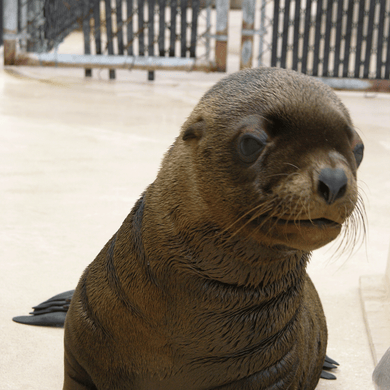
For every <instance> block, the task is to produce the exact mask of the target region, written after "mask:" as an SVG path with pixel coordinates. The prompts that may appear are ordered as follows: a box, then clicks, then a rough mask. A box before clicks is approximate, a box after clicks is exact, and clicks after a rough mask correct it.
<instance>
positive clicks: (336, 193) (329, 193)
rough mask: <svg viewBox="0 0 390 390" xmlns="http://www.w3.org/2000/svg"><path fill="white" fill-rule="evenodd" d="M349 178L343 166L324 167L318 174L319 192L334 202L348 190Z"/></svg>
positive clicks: (330, 201)
mask: <svg viewBox="0 0 390 390" xmlns="http://www.w3.org/2000/svg"><path fill="white" fill-rule="evenodd" d="M347 184H348V178H347V175H346V174H345V172H344V169H342V168H336V169H332V168H324V169H322V170H321V172H320V175H319V176H318V193H319V194H320V195H321V196H322V197H323V198H324V199H325V201H326V203H328V204H332V203H334V202H335V201H336V200H337V199H339V198H341V197H343V196H344V195H345V193H346V191H347Z"/></svg>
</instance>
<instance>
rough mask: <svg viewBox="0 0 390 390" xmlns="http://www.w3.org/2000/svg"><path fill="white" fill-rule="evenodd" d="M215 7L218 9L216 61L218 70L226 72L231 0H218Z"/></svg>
mask: <svg viewBox="0 0 390 390" xmlns="http://www.w3.org/2000/svg"><path fill="white" fill-rule="evenodd" d="M215 8H216V11H217V29H216V37H215V63H216V65H217V71H218V72H226V63H227V53H228V51H227V48H228V16H229V9H230V0H216V1H215Z"/></svg>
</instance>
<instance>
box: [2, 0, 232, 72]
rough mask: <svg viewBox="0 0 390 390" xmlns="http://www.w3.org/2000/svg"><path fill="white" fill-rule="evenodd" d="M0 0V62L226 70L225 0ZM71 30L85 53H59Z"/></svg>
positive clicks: (226, 12) (112, 68)
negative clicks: (0, 20)
mask: <svg viewBox="0 0 390 390" xmlns="http://www.w3.org/2000/svg"><path fill="white" fill-rule="evenodd" d="M2 1H3V3H4V12H5V18H4V31H5V35H4V63H5V64H6V65H30V66H31V65H44V66H78V67H80V66H81V67H84V68H86V69H88V70H87V74H90V69H92V68H95V67H98V68H109V69H110V76H111V77H112V76H113V75H114V72H113V71H114V70H115V69H117V68H127V69H146V70H149V71H154V70H156V69H169V70H203V71H221V72H224V71H226V58H227V23H228V10H229V0H215V1H214V0H2ZM212 1H213V2H214V4H212ZM76 29H79V30H82V31H83V33H84V34H83V35H84V54H78V55H77V54H63V53H59V52H58V50H57V48H58V46H59V44H60V43H61V42H62V41H63V39H64V38H65V37H66V36H67V35H68V34H69V33H71V32H72V31H74V30H76Z"/></svg>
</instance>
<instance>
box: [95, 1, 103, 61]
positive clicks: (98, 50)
mask: <svg viewBox="0 0 390 390" xmlns="http://www.w3.org/2000/svg"><path fill="white" fill-rule="evenodd" d="M93 19H94V29H95V31H94V32H95V49H96V54H102V41H101V35H100V34H101V32H100V0H94V4H93Z"/></svg>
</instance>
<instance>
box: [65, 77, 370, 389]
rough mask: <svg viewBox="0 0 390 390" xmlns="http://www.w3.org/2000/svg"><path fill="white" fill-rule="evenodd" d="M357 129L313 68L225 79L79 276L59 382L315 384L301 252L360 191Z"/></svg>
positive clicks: (337, 222)
mask: <svg viewBox="0 0 390 390" xmlns="http://www.w3.org/2000/svg"><path fill="white" fill-rule="evenodd" d="M360 145H362V143H361V140H360V138H359V137H358V135H357V134H356V132H355V131H354V130H353V127H352V122H351V119H350V117H349V114H348V112H347V110H346V109H345V107H344V106H343V105H342V103H341V102H340V101H339V100H338V98H337V97H336V96H335V95H334V93H333V92H332V91H331V90H330V89H329V88H327V87H326V86H325V85H323V84H321V83H320V82H317V81H315V80H313V79H311V78H309V77H307V76H303V75H299V74H297V73H295V72H289V71H285V70H282V69H255V70H247V71H242V72H238V73H236V74H233V75H231V76H228V77H227V78H225V79H223V80H222V81H220V82H219V83H217V84H216V85H215V86H214V87H213V88H212V89H211V90H210V91H209V92H207V93H206V94H205V95H204V97H203V98H202V99H201V100H200V102H199V104H198V105H197V106H196V107H195V109H194V111H193V112H192V114H191V115H190V117H189V118H188V119H187V121H186V122H185V123H184V125H183V128H182V131H181V134H180V136H179V137H178V138H177V139H176V141H175V143H174V144H173V146H172V147H171V148H170V150H169V151H168V152H167V154H166V156H165V158H164V160H163V162H162V166H161V169H160V171H159V173H158V176H157V178H156V180H155V182H154V183H153V184H151V185H150V186H149V187H148V188H147V190H146V191H145V193H144V194H143V195H142V197H141V198H140V200H139V201H138V202H137V203H136V205H135V206H134V208H133V210H132V211H131V213H130V214H129V216H128V217H127V218H126V219H125V221H124V222H123V224H122V226H121V227H120V229H119V230H118V231H117V233H116V234H115V235H114V236H113V237H112V238H111V240H110V241H109V242H108V243H107V244H106V246H105V247H104V248H103V249H102V251H101V252H100V253H99V255H98V256H97V257H96V259H95V260H94V261H93V262H92V263H91V264H90V265H89V266H88V268H87V269H86V270H85V272H84V274H83V276H82V277H81V279H80V282H79V284H78V286H77V288H76V291H75V294H74V296H73V298H72V301H71V305H70V308H69V312H68V314H67V316H66V322H65V380H64V390H79V389H99V390H108V389H110V390H116V389H142V390H144V389H145V390H146V389H149V390H150V389H154V390H159V389H161V390H165V389H169V390H175V389H187V390H192V389H194V390H195V389H196V390H200V389H224V390H227V389H264V390H265V389H268V390H271V389H286V390H287V389H289V390H295V389H305V390H309V389H314V388H315V386H316V384H317V382H318V380H319V377H320V374H321V370H322V365H323V363H324V359H325V351H326V344H327V329H326V321H325V316H324V313H323V310H322V306H321V302H320V299H319V297H318V294H317V292H316V290H315V288H314V286H313V284H312V282H311V280H310V279H309V277H308V276H307V274H306V265H307V262H308V260H309V257H310V252H311V251H312V250H313V249H316V248H318V247H321V246H323V245H325V244H326V243H328V242H330V241H332V240H333V239H334V238H336V237H337V235H338V234H339V232H340V229H341V224H342V223H343V222H344V221H345V220H346V219H347V218H348V217H349V216H350V215H351V213H352V211H353V209H354V207H355V204H356V201H357V189H356V170H357V166H358V164H359V163H360V160H361V158H360V154H359V153H360V151H361V152H362V147H360ZM359 148H360V149H359ZM357 150H358V152H356V151H357Z"/></svg>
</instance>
